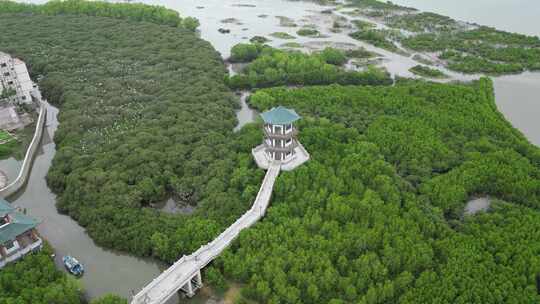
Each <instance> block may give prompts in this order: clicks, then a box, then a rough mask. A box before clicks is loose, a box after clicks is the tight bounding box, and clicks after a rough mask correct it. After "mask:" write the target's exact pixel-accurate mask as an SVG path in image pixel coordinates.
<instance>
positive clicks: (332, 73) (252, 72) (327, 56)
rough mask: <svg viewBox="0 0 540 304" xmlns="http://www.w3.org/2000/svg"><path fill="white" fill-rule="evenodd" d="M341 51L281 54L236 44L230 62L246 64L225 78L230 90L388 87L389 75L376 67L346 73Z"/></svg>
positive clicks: (344, 56) (344, 57)
mask: <svg viewBox="0 0 540 304" xmlns="http://www.w3.org/2000/svg"><path fill="white" fill-rule="evenodd" d="M347 59H348V58H347V55H346V53H345V52H344V51H341V50H337V49H333V48H326V49H324V50H322V51H321V52H319V53H313V54H305V53H302V52H299V51H283V50H279V49H275V48H271V47H269V46H264V45H260V44H239V45H236V46H234V47H233V48H232V50H231V61H233V62H249V64H248V65H247V66H246V67H245V68H244V69H243V70H242V72H241V73H240V74H237V75H234V76H232V77H229V78H228V79H227V83H228V85H229V86H230V87H231V88H233V89H248V88H264V87H271V86H280V85H300V86H302V85H321V84H332V83H339V84H356V85H390V84H392V79H391V78H390V75H389V74H388V73H387V72H386V71H384V70H381V69H379V68H376V67H371V66H370V67H368V68H367V69H366V70H363V71H352V70H346V69H344V68H343V67H342V65H343V64H344V63H346V62H347Z"/></svg>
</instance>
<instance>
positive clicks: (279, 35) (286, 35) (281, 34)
mask: <svg viewBox="0 0 540 304" xmlns="http://www.w3.org/2000/svg"><path fill="white" fill-rule="evenodd" d="M270 36H272V37H274V38H279V39H296V37H294V36H293V35H291V34H289V33H285V32H275V33H272V34H270Z"/></svg>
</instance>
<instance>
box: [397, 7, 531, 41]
mask: <svg viewBox="0 0 540 304" xmlns="http://www.w3.org/2000/svg"><path fill="white" fill-rule="evenodd" d="M392 2H393V3H396V4H399V5H405V6H409V7H414V8H417V9H420V10H423V11H429V12H434V13H439V14H442V15H445V16H449V17H452V18H454V19H459V20H462V21H468V22H476V23H479V24H481V25H488V26H493V27H496V28H498V29H501V30H505V31H511V32H518V33H523V34H527V35H537V36H540V18H539V17H540V1H538V0H452V1H440V0H392Z"/></svg>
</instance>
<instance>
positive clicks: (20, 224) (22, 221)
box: [0, 198, 39, 244]
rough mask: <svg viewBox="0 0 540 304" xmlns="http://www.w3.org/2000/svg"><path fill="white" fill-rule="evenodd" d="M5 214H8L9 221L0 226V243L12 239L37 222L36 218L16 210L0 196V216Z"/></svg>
mask: <svg viewBox="0 0 540 304" xmlns="http://www.w3.org/2000/svg"><path fill="white" fill-rule="evenodd" d="M6 215H9V217H10V219H11V222H10V223H8V224H7V225H5V226H3V227H0V244H2V243H5V242H7V241H11V240H14V239H15V238H16V237H17V236H19V235H21V234H23V233H25V232H26V231H28V230H30V229H32V228H35V227H36V226H37V225H38V224H39V221H38V220H36V219H34V218H32V217H29V216H26V215H24V214H22V213H20V212H18V211H17V210H15V208H13V207H11V205H10V204H9V203H8V202H7V201H5V200H4V199H1V198H0V216H1V217H4V216H6Z"/></svg>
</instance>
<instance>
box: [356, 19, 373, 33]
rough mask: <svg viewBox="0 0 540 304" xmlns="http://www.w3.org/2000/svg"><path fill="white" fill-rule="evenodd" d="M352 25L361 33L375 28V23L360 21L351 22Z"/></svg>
mask: <svg viewBox="0 0 540 304" xmlns="http://www.w3.org/2000/svg"><path fill="white" fill-rule="evenodd" d="M352 23H353V24H354V25H355V26H356V28H357V29H358V30H361V31H365V30H370V29H374V28H376V27H377V25H376V24H375V23H371V22H368V21H364V20H360V19H356V20H353V21H352Z"/></svg>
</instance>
